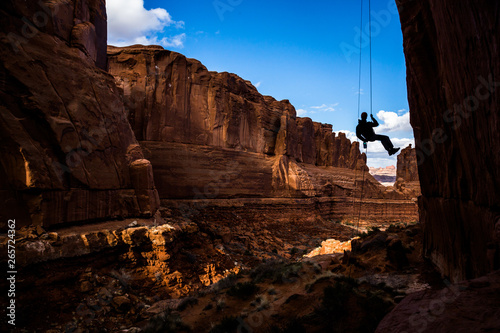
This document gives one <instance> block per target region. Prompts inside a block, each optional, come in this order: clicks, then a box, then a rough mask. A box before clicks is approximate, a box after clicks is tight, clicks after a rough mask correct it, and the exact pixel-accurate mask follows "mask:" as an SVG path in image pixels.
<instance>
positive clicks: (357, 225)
mask: <svg viewBox="0 0 500 333" xmlns="http://www.w3.org/2000/svg"><path fill="white" fill-rule="evenodd" d="M363 2H364V0H361V14H360V17H361V22H360V27H361V30H362V29H363ZM362 35H363V34H362V33H361V34H360V37H359V68H358V118H357V119H359V117H360V112H361V76H362V75H361V73H362V71H361V64H362V49H363V48H362V42H363V39H362ZM368 38H369V46H370V57H369V58H370V115H373V70H372V17H371V0H368ZM357 142H358V144H359V139H357ZM364 148H365V155H366V156H368V146H367V145H365V146H364ZM357 166H358V158H356V163H355V165H354V168H355V169H354V170H355V171H354V191H353V194H352V210H353V214H352V220H353V221H354V219H355V217H354V216H355V214H356V204H355V203H356V200H355V199H356V189H357V182H356V179H357V173H358V168H357ZM365 173H366V168H363V177H362V179H363V180H362V182H361V193H360V196H359V211H358V219H357V223H356V233H358V234H359V221H360V219H361V209H362V205H363V196H364V188H365ZM352 236H354V230H353V232H352ZM351 238H352V237H351Z"/></svg>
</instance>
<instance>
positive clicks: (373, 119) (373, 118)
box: [370, 114, 378, 127]
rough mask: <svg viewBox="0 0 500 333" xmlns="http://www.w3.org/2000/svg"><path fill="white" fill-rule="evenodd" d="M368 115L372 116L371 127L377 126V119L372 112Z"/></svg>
mask: <svg viewBox="0 0 500 333" xmlns="http://www.w3.org/2000/svg"><path fill="white" fill-rule="evenodd" d="M370 117H371V118H372V123H373V127H377V126H378V121H377V119H375V117H374V116H373V115H372V114H371V115H370Z"/></svg>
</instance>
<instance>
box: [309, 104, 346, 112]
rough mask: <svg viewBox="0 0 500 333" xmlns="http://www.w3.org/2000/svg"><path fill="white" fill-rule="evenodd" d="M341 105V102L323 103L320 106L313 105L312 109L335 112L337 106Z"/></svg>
mask: <svg viewBox="0 0 500 333" xmlns="http://www.w3.org/2000/svg"><path fill="white" fill-rule="evenodd" d="M337 105H339V103H335V104H328V105H326V104H322V105H320V106H311V107H310V109H316V110H318V111H326V112H333V111H335V107H336V106H337Z"/></svg>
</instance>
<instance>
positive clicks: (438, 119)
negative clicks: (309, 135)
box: [397, 0, 500, 280]
mask: <svg viewBox="0 0 500 333" xmlns="http://www.w3.org/2000/svg"><path fill="white" fill-rule="evenodd" d="M397 4H398V8H399V12H400V18H401V24H402V30H403V38H404V51H405V56H406V64H407V73H408V77H407V82H408V97H409V104H410V116H411V124H412V126H413V129H414V131H415V140H416V155H417V160H418V169H419V176H420V182H421V186H422V197H421V200H420V220H421V222H422V223H423V224H424V227H425V239H424V242H425V244H424V251H425V255H426V256H428V257H430V258H431V259H432V261H433V262H434V263H435V264H436V265H437V266H438V267H439V269H440V270H441V272H442V273H443V274H445V275H448V276H450V277H451V278H452V279H453V280H462V279H465V278H471V277H475V276H479V275H482V274H485V273H487V272H488V271H489V270H490V269H491V267H490V265H489V264H488V259H487V244H488V243H491V242H492V241H493V223H494V218H495V216H496V215H497V214H498V212H499V209H500V145H499V144H498V143H499V142H500V131H499V127H500V126H499V125H500V113H499V111H498V108H499V105H500V94H499V93H500V88H499V86H500V66H499V65H498V63H499V61H498V60H499V47H498V46H499V42H500V41H499V37H498V36H499V33H498V32H499V23H498V22H499V20H498V17H499V12H500V3H499V2H498V1H488V0H478V1H472V0H467V1H452V0H444V1H441V0H440V1H437V0H425V1H411V0H400V1H397ZM497 268H498V267H497Z"/></svg>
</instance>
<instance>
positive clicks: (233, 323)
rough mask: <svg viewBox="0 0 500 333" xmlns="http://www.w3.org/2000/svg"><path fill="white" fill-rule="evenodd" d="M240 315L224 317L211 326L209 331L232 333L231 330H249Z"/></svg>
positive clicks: (245, 331)
mask: <svg viewBox="0 0 500 333" xmlns="http://www.w3.org/2000/svg"><path fill="white" fill-rule="evenodd" d="M246 327H247V326H246V325H245V323H244V322H243V319H241V318H240V317H234V316H233V317H224V318H223V319H222V321H221V322H220V323H219V324H217V325H215V326H214V327H212V329H211V330H210V332H209V333H232V332H244V333H247V332H250V330H248V329H247V328H246Z"/></svg>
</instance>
